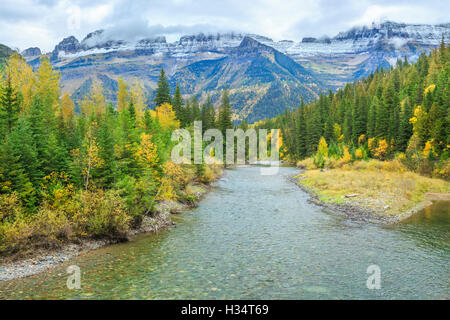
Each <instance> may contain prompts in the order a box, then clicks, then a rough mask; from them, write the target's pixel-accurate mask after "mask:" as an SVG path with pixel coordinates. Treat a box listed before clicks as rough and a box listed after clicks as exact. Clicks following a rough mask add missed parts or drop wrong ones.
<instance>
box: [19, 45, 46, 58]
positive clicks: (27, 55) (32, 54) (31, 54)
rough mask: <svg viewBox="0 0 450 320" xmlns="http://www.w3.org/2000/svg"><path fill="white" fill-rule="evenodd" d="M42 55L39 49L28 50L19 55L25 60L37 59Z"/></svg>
mask: <svg viewBox="0 0 450 320" xmlns="http://www.w3.org/2000/svg"><path fill="white" fill-rule="evenodd" d="M41 54H42V52H41V49H39V48H36V47H34V48H28V49H25V50H23V51H22V52H21V55H22V56H24V57H25V58H33V57H39V56H40V55H41Z"/></svg>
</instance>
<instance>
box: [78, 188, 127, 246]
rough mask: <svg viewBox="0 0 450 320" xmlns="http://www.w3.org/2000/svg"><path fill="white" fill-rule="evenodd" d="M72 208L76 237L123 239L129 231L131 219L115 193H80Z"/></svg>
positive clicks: (124, 205) (123, 203) (100, 191)
mask: <svg viewBox="0 0 450 320" xmlns="http://www.w3.org/2000/svg"><path fill="white" fill-rule="evenodd" d="M75 203H76V206H75V207H74V208H73V209H74V211H73V216H72V219H73V223H74V228H75V232H76V234H77V235H82V236H93V237H96V238H99V237H110V238H123V237H125V236H126V234H127V232H128V231H129V230H130V222H131V217H130V216H129V215H128V214H127V208H126V204H125V202H124V201H123V200H122V199H121V198H120V196H119V194H118V192H117V191H108V192H105V191H103V190H96V191H82V192H80V193H79V194H78V195H77V198H76V202H75Z"/></svg>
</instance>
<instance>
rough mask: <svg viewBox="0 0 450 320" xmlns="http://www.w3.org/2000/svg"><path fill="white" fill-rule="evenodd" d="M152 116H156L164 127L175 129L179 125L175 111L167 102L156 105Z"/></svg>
mask: <svg viewBox="0 0 450 320" xmlns="http://www.w3.org/2000/svg"><path fill="white" fill-rule="evenodd" d="M152 115H153V116H156V117H157V118H158V120H159V123H160V124H161V126H162V127H163V128H165V129H170V130H175V129H177V128H179V127H180V121H179V120H177V118H176V115H175V111H173V109H172V106H171V105H170V104H168V103H163V104H162V105H160V106H159V107H156V109H155V111H153V112H152Z"/></svg>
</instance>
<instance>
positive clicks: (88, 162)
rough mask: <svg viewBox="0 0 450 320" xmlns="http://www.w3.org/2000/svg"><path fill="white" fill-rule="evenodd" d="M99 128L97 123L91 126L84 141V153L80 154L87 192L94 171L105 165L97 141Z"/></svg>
mask: <svg viewBox="0 0 450 320" xmlns="http://www.w3.org/2000/svg"><path fill="white" fill-rule="evenodd" d="M96 127H97V124H96V123H95V122H93V123H91V124H90V127H89V129H88V132H87V134H86V137H85V139H84V141H83V145H82V148H83V153H82V154H80V164H81V166H82V168H81V171H82V173H83V177H84V187H85V189H86V190H87V189H88V187H89V183H90V178H91V176H92V171H93V170H94V169H96V168H101V167H102V166H103V165H104V161H103V159H102V158H101V157H100V155H99V148H98V143H97V140H96V138H95V136H94V131H95V129H96Z"/></svg>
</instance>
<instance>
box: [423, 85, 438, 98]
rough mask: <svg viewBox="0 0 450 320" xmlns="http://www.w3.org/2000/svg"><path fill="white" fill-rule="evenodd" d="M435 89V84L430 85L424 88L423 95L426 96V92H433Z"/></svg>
mask: <svg viewBox="0 0 450 320" xmlns="http://www.w3.org/2000/svg"><path fill="white" fill-rule="evenodd" d="M435 88H436V85H435V84H430V85H429V86H428V87H426V88H425V90H424V91H423V93H424V95H426V94H427V93H428V92H433V91H434V89H435Z"/></svg>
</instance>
